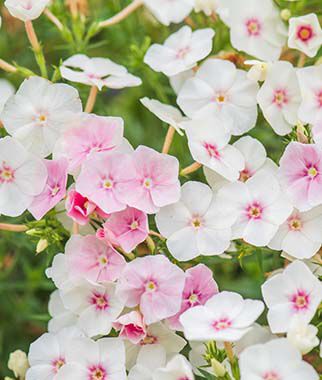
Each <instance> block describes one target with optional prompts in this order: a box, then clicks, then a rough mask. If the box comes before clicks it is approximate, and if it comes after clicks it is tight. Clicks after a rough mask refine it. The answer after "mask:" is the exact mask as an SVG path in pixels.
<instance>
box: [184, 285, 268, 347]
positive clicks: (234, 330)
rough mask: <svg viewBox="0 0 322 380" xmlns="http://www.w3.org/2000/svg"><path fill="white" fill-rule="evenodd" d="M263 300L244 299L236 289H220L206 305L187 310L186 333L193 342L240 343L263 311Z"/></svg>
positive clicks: (185, 317)
mask: <svg viewBox="0 0 322 380" xmlns="http://www.w3.org/2000/svg"><path fill="white" fill-rule="evenodd" d="M263 310H264V304H263V302H262V301H257V300H250V299H243V297H242V296H241V295H239V294H237V293H233V292H226V291H225V292H220V293H218V294H216V295H214V296H213V297H212V298H210V299H209V300H208V301H207V302H206V303H205V305H201V306H196V307H193V308H190V309H188V310H187V311H185V312H184V313H183V314H182V315H181V317H180V322H181V324H182V326H183V329H184V335H185V337H186V338H187V339H188V340H192V341H210V340H216V341H219V342H223V341H225V342H237V341H238V340H240V339H241V338H242V337H243V336H244V335H245V334H246V333H247V332H248V331H250V329H251V326H252V325H253V323H254V322H255V321H256V319H257V318H258V317H259V316H260V315H261V314H262V312H263Z"/></svg>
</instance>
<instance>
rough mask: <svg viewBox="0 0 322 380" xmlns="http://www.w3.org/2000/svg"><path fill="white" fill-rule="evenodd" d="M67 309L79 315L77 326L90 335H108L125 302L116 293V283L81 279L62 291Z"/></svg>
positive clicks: (62, 297)
mask: <svg viewBox="0 0 322 380" xmlns="http://www.w3.org/2000/svg"><path fill="white" fill-rule="evenodd" d="M60 295H61V299H62V301H63V304H64V306H65V308H66V309H68V310H70V311H72V312H73V313H75V314H77V315H78V320H77V327H79V328H80V329H81V330H82V331H84V333H85V334H86V335H87V336H89V337H94V336H97V335H107V334H109V332H110V331H111V329H112V323H113V322H115V320H116V319H117V317H118V316H119V315H120V313H121V311H122V310H123V307H124V303H123V302H122V301H121V300H120V299H119V298H118V297H117V296H116V295H115V283H112V282H110V283H104V284H103V283H102V284H95V283H92V282H88V281H85V280H84V281H79V282H77V283H75V284H74V286H72V287H68V288H67V289H65V288H63V289H62V290H61V292H60Z"/></svg>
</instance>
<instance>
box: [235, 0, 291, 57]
mask: <svg viewBox="0 0 322 380" xmlns="http://www.w3.org/2000/svg"><path fill="white" fill-rule="evenodd" d="M228 8H229V14H228V21H229V26H230V40H231V44H232V45H233V47H234V48H236V49H238V50H242V51H245V52H246V53H247V54H250V55H253V56H254V57H256V58H259V59H261V60H264V61H276V60H278V58H279V57H280V55H281V52H282V47H283V46H284V43H285V41H286V33H287V32H286V28H285V26H284V24H283V22H282V20H281V19H280V16H279V12H278V10H277V9H276V7H275V5H274V3H273V1H272V0H261V1H260V2H259V1H258V0H243V1H242V2H241V1H240V0H230V2H229V5H228Z"/></svg>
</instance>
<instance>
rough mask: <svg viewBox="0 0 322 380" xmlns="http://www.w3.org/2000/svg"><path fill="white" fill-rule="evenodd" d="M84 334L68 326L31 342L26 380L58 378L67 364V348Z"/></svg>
mask: <svg viewBox="0 0 322 380" xmlns="http://www.w3.org/2000/svg"><path fill="white" fill-rule="evenodd" d="M81 336H82V333H81V332H80V331H79V330H78V329H76V328H74V327H70V328H66V329H63V330H61V331H59V332H58V333H56V334H54V333H45V334H43V335H41V337H40V338H38V339H37V340H36V341H35V342H33V343H31V345H30V349H29V354H28V361H29V364H30V368H29V369H28V371H27V374H26V380H39V379H46V380H57V375H58V373H59V372H60V370H61V368H62V367H63V366H64V365H65V364H66V362H67V359H66V350H67V349H68V347H69V345H70V344H71V342H72V341H73V340H74V339H76V338H79V337H81Z"/></svg>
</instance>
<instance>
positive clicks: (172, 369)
mask: <svg viewBox="0 0 322 380" xmlns="http://www.w3.org/2000/svg"><path fill="white" fill-rule="evenodd" d="M178 379H179V380H180V379H184V380H194V379H195V377H194V374H193V372H192V367H191V364H190V363H189V362H188V360H187V359H186V358H185V357H184V356H183V355H176V356H174V357H173V358H172V359H171V360H170V361H169V362H168V363H167V365H166V366H165V367H163V368H158V369H157V370H156V371H155V373H154V374H153V380H178Z"/></svg>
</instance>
